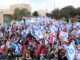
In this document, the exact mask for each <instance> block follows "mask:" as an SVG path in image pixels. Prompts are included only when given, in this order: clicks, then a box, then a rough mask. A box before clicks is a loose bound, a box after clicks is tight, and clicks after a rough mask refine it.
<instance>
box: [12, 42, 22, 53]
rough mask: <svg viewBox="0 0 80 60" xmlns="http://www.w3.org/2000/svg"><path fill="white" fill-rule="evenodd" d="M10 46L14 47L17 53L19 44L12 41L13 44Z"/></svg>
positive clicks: (19, 48) (19, 49) (19, 47)
mask: <svg viewBox="0 0 80 60" xmlns="http://www.w3.org/2000/svg"><path fill="white" fill-rule="evenodd" d="M12 48H14V49H15V52H16V53H17V54H19V53H20V51H21V45H20V44H18V43H13V44H12Z"/></svg>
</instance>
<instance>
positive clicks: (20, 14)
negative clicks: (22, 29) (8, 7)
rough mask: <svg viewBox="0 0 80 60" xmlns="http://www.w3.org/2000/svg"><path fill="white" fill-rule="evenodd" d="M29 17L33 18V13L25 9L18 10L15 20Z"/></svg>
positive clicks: (14, 15) (15, 13)
mask: <svg viewBox="0 0 80 60" xmlns="http://www.w3.org/2000/svg"><path fill="white" fill-rule="evenodd" d="M28 16H31V13H30V12H29V11H28V10H27V9H25V8H23V9H18V8H16V9H15V10H14V14H13V17H14V19H22V17H28Z"/></svg>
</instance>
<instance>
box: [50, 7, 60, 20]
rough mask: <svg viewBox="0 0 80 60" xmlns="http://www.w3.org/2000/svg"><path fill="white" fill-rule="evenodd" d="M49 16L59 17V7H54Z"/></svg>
mask: <svg viewBox="0 0 80 60" xmlns="http://www.w3.org/2000/svg"><path fill="white" fill-rule="evenodd" d="M51 17H52V18H55V19H60V11H59V9H55V10H53V11H52V12H51Z"/></svg>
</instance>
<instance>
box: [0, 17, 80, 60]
mask: <svg viewBox="0 0 80 60" xmlns="http://www.w3.org/2000/svg"><path fill="white" fill-rule="evenodd" d="M26 22H27V20H22V21H20V22H19V23H18V24H17V23H16V22H15V23H12V24H10V25H9V26H7V27H6V26H1V24H0V59H2V56H3V55H5V56H6V58H5V59H8V60H16V59H17V60H19V59H21V60H68V59H69V58H68V57H70V58H71V56H72V57H74V56H75V54H76V53H72V55H69V53H71V52H75V51H76V50H77V49H73V48H74V47H75V44H76V45H79V44H80V29H79V27H78V26H77V25H75V24H74V23H73V24H74V25H73V26H72V25H70V24H68V23H66V22H65V21H55V20H53V19H47V20H46V18H44V19H43V18H40V20H37V19H36V18H35V20H30V21H29V22H27V23H26ZM69 26H70V27H69ZM5 27H6V28H5ZM70 28H72V29H70ZM70 48H71V49H70ZM75 48H76V47H75ZM72 49H73V51H71V50H72ZM68 55H69V56H68ZM67 56H68V57H67Z"/></svg>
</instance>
